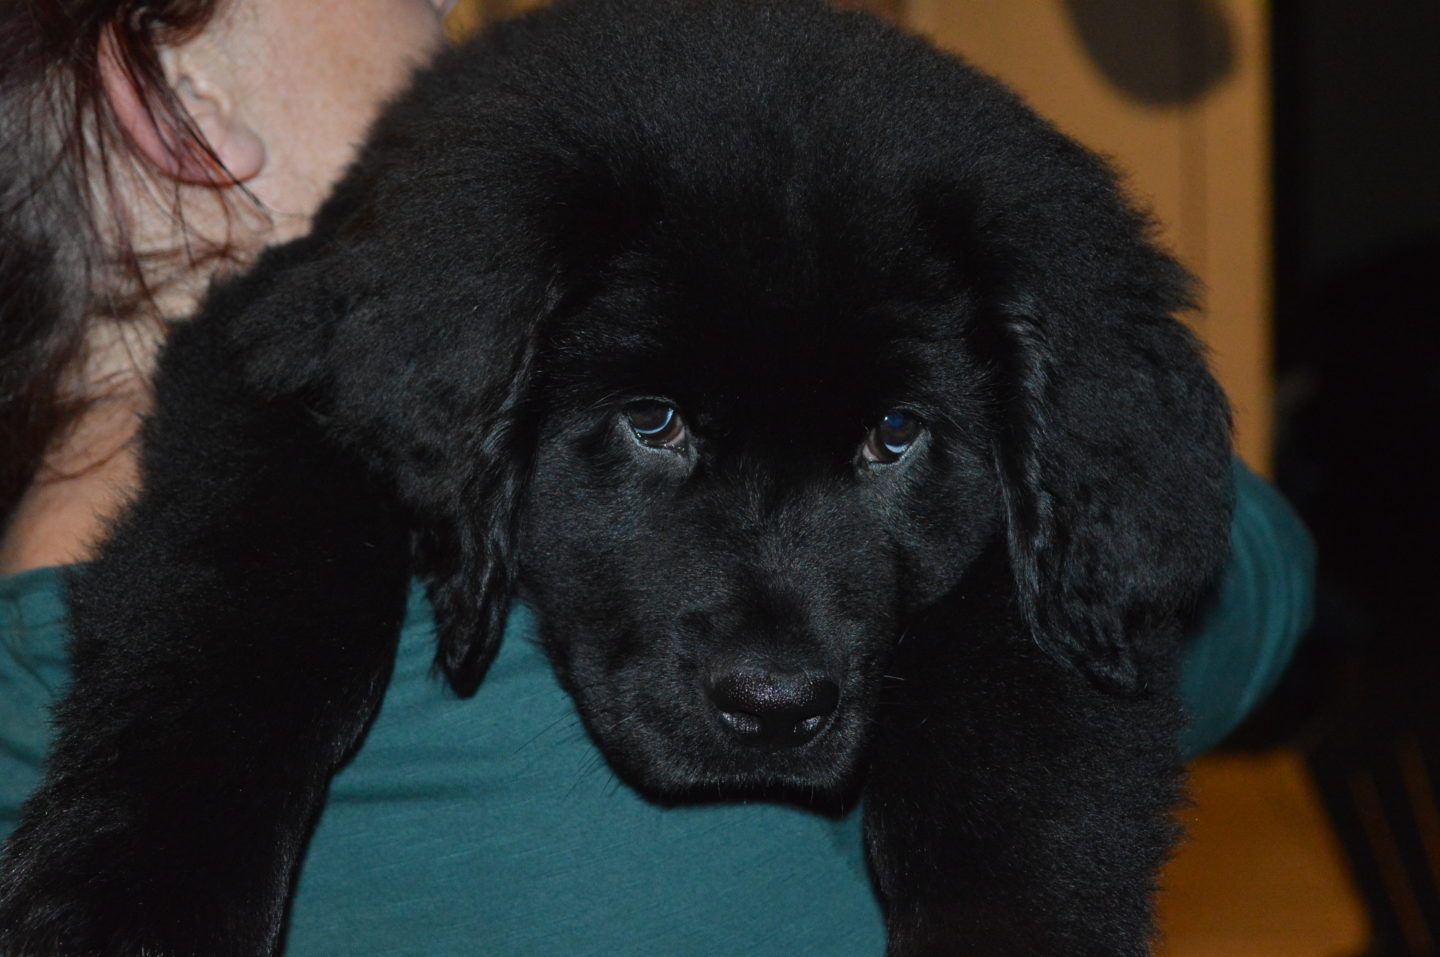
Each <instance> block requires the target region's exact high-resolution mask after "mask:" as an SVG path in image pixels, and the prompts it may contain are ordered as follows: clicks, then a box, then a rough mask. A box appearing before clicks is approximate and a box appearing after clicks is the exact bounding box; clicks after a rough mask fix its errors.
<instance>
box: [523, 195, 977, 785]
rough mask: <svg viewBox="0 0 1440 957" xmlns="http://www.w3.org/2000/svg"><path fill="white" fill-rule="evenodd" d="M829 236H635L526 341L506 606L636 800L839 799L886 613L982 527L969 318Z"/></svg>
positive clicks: (945, 585) (963, 555) (944, 579)
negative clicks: (526, 471)
mask: <svg viewBox="0 0 1440 957" xmlns="http://www.w3.org/2000/svg"><path fill="white" fill-rule="evenodd" d="M828 232H829V231H827V230H819V229H804V228H796V226H795V225H794V224H793V223H782V224H778V225H777V224H774V223H772V225H771V228H768V229H762V228H758V227H754V226H753V225H752V226H750V227H744V226H735V227H734V228H732V229H728V230H726V229H714V230H707V229H704V228H699V227H686V226H683V225H681V226H673V227H670V229H669V230H668V231H663V230H661V231H656V232H654V233H652V234H650V235H648V236H647V237H646V239H645V241H643V242H638V243H635V244H634V246H633V247H632V248H631V249H629V250H627V251H626V252H625V253H624V254H622V255H619V256H617V257H615V258H614V259H613V260H612V261H611V262H610V263H609V264H608V265H607V266H606V267H605V268H604V269H603V270H602V271H601V273H600V274H599V275H598V277H597V278H596V280H595V283H594V286H593V288H592V291H591V293H590V294H589V295H588V296H586V297H585V298H584V300H583V301H581V302H578V303H576V304H575V305H574V306H573V307H572V308H570V309H569V310H565V309H562V310H561V312H562V315H561V317H560V318H558V319H556V320H555V321H554V322H552V323H551V324H550V326H549V327H548V328H547V329H546V330H545V332H544V335H543V342H542V345H541V351H540V356H541V371H540V373H539V375H538V376H537V388H536V389H535V402H536V405H537V408H535V409H534V410H533V411H534V413H535V415H534V417H533V418H534V420H535V421H538V422H539V423H541V425H540V434H539V436H538V440H537V447H536V451H535V459H534V463H535V464H534V473H533V476H532V482H531V486H530V488H531V491H530V496H529V501H528V503H527V505H526V507H525V509H524V513H523V514H524V524H523V530H522V547H521V554H522V556H523V557H522V561H523V573H522V574H523V584H524V589H525V592H526V595H527V597H528V598H530V599H531V600H532V601H534V602H535V603H536V605H537V606H538V607H539V608H540V609H541V611H542V620H543V625H542V627H543V634H544V639H545V642H546V645H547V648H548V650H549V651H550V653H551V655H552V656H553V658H554V659H555V661H556V663H557V665H558V667H559V669H560V673H561V675H562V678H563V680H565V682H566V683H567V685H568V686H569V688H570V690H571V692H572V694H573V695H574V697H575V699H576V700H577V702H578V704H579V708H580V711H581V713H582V715H583V717H584V719H585V721H586V723H587V724H588V726H589V728H590V730H591V731H592V733H593V734H594V735H595V736H596V737H597V738H598V740H599V741H600V743H601V745H602V747H604V748H605V750H606V753H607V754H608V755H609V757H610V758H611V760H612V762H613V763H615V764H616V765H617V766H618V767H619V769H620V770H621V771H622V773H625V774H626V775H627V776H629V777H631V778H632V779H634V780H637V781H639V782H640V783H642V784H644V785H645V786H647V787H649V788H651V789H658V790H660V791H662V792H665V793H671V794H685V793H700V794H705V793H709V794H714V793H716V792H717V791H720V792H727V791H728V792H734V791H743V790H745V789H747V788H750V787H774V786H779V787H782V788H789V787H793V788H805V789H809V790H814V789H841V788H844V787H845V786H846V784H847V783H849V781H850V780H851V779H852V776H853V772H854V771H855V766H856V764H857V756H858V753H859V749H860V748H861V746H862V744H863V740H864V738H865V733H866V729H867V727H868V725H869V724H870V722H871V720H872V718H873V714H874V710H875V707H876V700H877V693H878V692H879V690H880V688H881V686H882V685H883V682H884V681H885V678H884V669H885V664H886V661H887V659H888V657H889V654H890V652H891V650H892V649H893V647H894V646H895V644H896V642H897V641H899V640H901V638H902V636H903V634H904V631H905V628H906V625H907V622H908V621H910V620H912V619H913V616H914V615H915V614H916V613H917V612H918V611H919V610H921V609H923V608H924V607H925V606H926V605H927V604H928V603H931V602H933V601H934V600H935V599H936V598H937V597H939V596H940V595H941V594H943V593H945V592H947V591H949V590H950V589H952V588H953V587H954V586H955V585H956V584H957V583H958V582H959V581H960V580H961V579H962V577H963V576H964V573H965V571H966V569H967V568H968V567H969V566H970V565H971V564H972V562H973V561H974V560H975V559H976V557H977V556H978V555H979V554H980V552H981V551H982V549H983V548H984V546H985V544H986V543H987V542H988V541H989V540H990V539H991V538H992V537H993V536H994V534H995V533H996V531H997V529H998V528H999V527H1000V524H1001V517H1000V513H1001V503H1000V500H999V499H1000V495H999V491H998V481H997V479H996V477H995V473H994V469H993V465H992V461H991V458H992V457H991V452H990V449H991V443H992V434H991V432H992V427H991V424H990V423H991V419H992V417H993V410H992V405H993V400H992V397H991V396H990V394H989V393H990V382H989V378H988V376H987V371H986V368H985V366H984V364H983V363H982V362H981V361H980V360H979V359H978V358H977V357H976V356H975V355H973V354H972V352H971V350H970V346H969V344H968V340H969V336H970V332H971V329H972V327H973V325H974V324H975V323H976V322H977V321H978V316H977V315H976V314H975V313H976V309H975V307H974V304H973V303H971V302H970V301H969V299H968V297H967V295H966V294H965V292H964V291H963V290H960V289H956V288H947V287H946V286H945V285H944V284H943V283H940V282H939V281H938V280H937V277H938V276H940V275H941V274H942V273H943V272H944V271H943V270H941V269H939V268H938V267H934V266H933V264H926V263H923V262H918V263H916V262H910V263H906V262H899V261H894V260H891V259H890V258H889V257H888V256H887V255H886V254H885V253H883V252H882V251H881V250H882V249H883V248H884V247H882V246H878V245H876V246H870V245H866V246H864V247H860V248H853V247H846V246H844V245H843V244H839V243H836V242H833V241H826V240H822V239H821V238H820V237H821V236H822V235H824V234H827V233H828Z"/></svg>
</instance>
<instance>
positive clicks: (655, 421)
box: [625, 400, 689, 451]
mask: <svg viewBox="0 0 1440 957" xmlns="http://www.w3.org/2000/svg"><path fill="white" fill-rule="evenodd" d="M625 418H626V420H627V421H628V422H629V424H630V431H631V432H633V433H634V434H635V438H636V439H638V440H640V442H642V443H643V444H645V445H648V446H650V447H651V448H655V449H672V450H676V451H678V450H679V449H682V448H684V447H685V440H686V439H687V438H688V437H689V436H688V433H687V432H686V430H685V420H684V419H682V418H681V417H680V413H679V411H677V410H676V408H675V407H674V406H672V405H667V404H665V403H664V402H656V401H654V400H645V401H641V402H632V403H630V404H629V405H628V406H626V407H625Z"/></svg>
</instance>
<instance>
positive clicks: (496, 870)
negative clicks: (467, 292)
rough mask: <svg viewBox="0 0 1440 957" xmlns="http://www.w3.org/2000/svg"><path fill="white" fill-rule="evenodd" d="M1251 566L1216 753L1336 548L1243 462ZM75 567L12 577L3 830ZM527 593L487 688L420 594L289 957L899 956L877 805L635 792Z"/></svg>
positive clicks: (41, 744) (1198, 681)
mask: <svg viewBox="0 0 1440 957" xmlns="http://www.w3.org/2000/svg"><path fill="white" fill-rule="evenodd" d="M1237 482H1238V483H1239V507H1238V508H1237V512H1236V519H1235V525H1234V529H1233V532H1232V537H1233V541H1234V546H1233V551H1234V555H1233V558H1232V561H1231V565H1230V568H1229V570H1228V571H1227V574H1226V579H1225V583H1224V587H1223V588H1222V593H1221V595H1220V597H1219V600H1218V601H1217V604H1216V607H1215V609H1214V610H1213V611H1212V613H1211V615H1210V616H1209V619H1208V621H1207V624H1206V626H1205V628H1204V630H1203V631H1202V632H1201V633H1200V634H1199V635H1197V637H1196V638H1195V640H1194V641H1193V642H1192V645H1191V648H1190V651H1189V654H1188V657H1187V661H1186V667H1185V671H1184V681H1183V688H1184V691H1185V695H1186V702H1187V708H1188V710H1189V712H1190V714H1191V718H1192V723H1191V726H1190V728H1189V731H1188V732H1187V735H1186V738H1185V739H1184V740H1183V742H1182V744H1183V745H1184V747H1185V748H1186V750H1187V753H1188V754H1191V755H1194V754H1198V753H1200V752H1201V751H1203V750H1204V749H1205V748H1206V747H1208V746H1210V745H1212V744H1214V743H1216V741H1218V739H1219V738H1220V737H1222V736H1223V735H1224V734H1225V733H1226V732H1228V731H1229V730H1230V729H1231V728H1233V726H1234V725H1235V724H1236V723H1237V722H1238V721H1239V719H1240V718H1241V717H1243V716H1244V714H1245V713H1247V712H1248V711H1249V710H1251V709H1252V708H1253V707H1254V706H1255V705H1256V704H1258V703H1259V701H1260V700H1261V699H1263V697H1264V695H1265V694H1266V693H1267V692H1268V691H1269V690H1270V688H1271V687H1272V686H1273V685H1274V682H1275V681H1276V680H1277V679H1278V677H1279V674H1280V672H1281V671H1282V670H1283V667H1284V664H1285V662H1286V661H1287V660H1288V659H1289V656H1290V653H1291V651H1292V649H1293V647H1294V644H1295V642H1296V641H1297V640H1298V638H1299V636H1300V634H1301V632H1302V631H1303V629H1304V627H1305V625H1306V623H1307V622H1308V616H1309V607H1310V588H1311V578H1312V574H1313V561H1314V556H1313V550H1312V547H1311V545H1310V542H1309V539H1308V537H1307V536H1306V534H1305V532H1304V529H1303V528H1302V527H1301V526H1300V524H1299V523H1298V521H1297V520H1296V519H1295V517H1294V515H1293V513H1292V512H1290V510H1289V508H1288V506H1286V505H1285V503H1284V502H1283V501H1282V500H1281V499H1280V498H1279V497H1278V496H1277V495H1276V494H1275V493H1274V492H1273V491H1271V490H1270V489H1269V488H1268V487H1267V486H1265V485H1264V483H1262V482H1260V481H1259V480H1258V479H1256V478H1254V477H1253V476H1251V475H1250V474H1249V473H1248V472H1244V471H1243V470H1241V471H1239V472H1237ZM63 620H64V606H63V602H62V598H61V591H60V574H59V572H58V570H55V569H42V570H39V571H35V572H29V573H26V574H23V575H19V576H16V577H14V578H10V579H0V835H3V834H6V833H8V832H9V831H10V829H11V828H13V827H14V824H15V821H16V817H17V815H18V811H19V805H20V803H21V802H22V801H23V800H24V798H25V796H26V795H27V794H28V793H29V791H30V790H31V789H32V788H33V787H34V786H35V785H36V783H37V782H38V780H39V776H40V765H41V761H42V759H43V756H44V754H45V750H46V748H47V746H48V742H49V738H50V727H49V724H48V720H47V711H48V708H49V706H50V704H51V702H52V701H53V700H54V698H55V696H56V695H57V694H58V693H59V691H60V689H61V688H62V687H63V685H64V682H65V680H66V674H67V671H66V661H65V654H64V629H63ZM534 633H535V631H534V625H533V620H532V618H531V615H530V613H529V612H528V610H527V609H525V608H524V607H521V606H516V607H515V608H514V609H513V611H512V613H511V616H510V621H509V623H508V625H507V628H506V636H505V641H504V643H503V645H502V647H501V651H500V655H499V658H498V659H497V660H496V662H495V664H494V666H493V667H492V669H491V671H490V673H489V674H488V675H487V677H486V679H485V683H484V684H483V685H482V687H481V689H480V691H479V693H478V694H477V695H476V696H475V697H474V698H473V699H471V700H469V701H461V700H458V699H456V698H455V697H454V695H452V694H450V693H449V692H448V691H446V690H445V689H444V687H443V686H442V685H441V683H440V682H438V681H437V680H436V679H434V678H433V677H432V675H431V673H430V663H431V661H432V658H433V654H434V645H433V625H432V622H431V617H430V610H429V607H428V606H427V604H426V603H425V600H424V598H423V597H422V595H421V594H420V592H419V591H418V590H416V591H414V592H412V594H411V598H410V608H409V614H408V616H407V619H406V623H405V628H404V631H403V634H402V635H401V639H400V647H399V654H398V657H397V661H396V665H395V672H394V676H393V678H392V679H391V684H390V688H389V690H388V691H387V693H386V696H385V699H384V702H383V704H382V707H381V711H380V715H379V717H378V718H377V720H376V722H375V724H374V726H373V727H372V728H371V730H370V732H369V735H368V736H367V738H366V740H365V743H364V745H363V747H362V748H361V750H360V752H359V754H358V755H357V756H356V757H355V759H354V760H353V761H352V762H351V763H350V764H349V765H348V766H347V767H345V768H344V769H343V770H342V771H341V772H340V773H339V774H338V775H337V776H336V778H335V780H334V783H333V785H332V786H331V791H330V798H329V800H328V802H327V804H326V807H325V811H324V814H323V815H322V817H321V820H320V824H319V827H318V829H317V831H316V833H315V836H314V840H313V841H312V842H311V845H310V847H309V849H308V851H307V854H306V859H305V863H304V866H303V869H302V872H301V875H300V883H299V887H298V889H297V892H296V897H295V902H294V906H293V910H292V915H291V921H290V928H289V934H288V937H287V946H286V950H285V953H286V954H287V955H289V957H315V955H336V957H342V955H343V957H370V955H375V957H379V955H424V957H447V955H457V957H458V955H466V957H469V955H473V954H497V955H505V957H528V955H542V954H543V955H564V957H585V955H597V957H598V955H606V957H614V955H629V954H644V955H650V954H657V955H658V954H665V955H675V957H686V955H695V957H720V955H735V957H740V955H744V957H766V955H775V957H781V955H786V957H789V955H807V954H814V955H823V957H846V955H864V957H875V955H878V954H880V953H882V952H883V950H884V928H883V923H882V920H881V915H880V910H879V907H878V904H877V903H876V901H875V898H874V896H873V894H872V892H871V889H870V885H869V880H868V877H867V875H866V871H865V861H864V854H863V850H862V846H861V839H860V822H859V820H858V815H851V816H850V817H849V818H846V819H844V820H840V821H832V820H830V819H828V818H824V817H819V816H816V815H813V814H808V813H805V812H803V811H798V810H795V809H792V808H788V807H780V806H774V805H767V804H747V805H728V806H711V807H703V808H681V809H671V810H664V809H660V808H657V807H655V806H654V805H651V804H648V803H646V802H645V801H643V800H641V799H640V798H639V797H638V796H637V795H636V794H634V792H632V791H630V790H629V789H628V788H627V787H625V786H624V785H623V784H621V783H619V782H618V781H617V780H616V779H615V777H614V776H613V775H612V774H611V772H610V771H609V769H608V767H607V766H606V764H605V762H604V760H603V759H602V758H601V757H600V755H599V753H598V751H597V750H596V749H595V747H594V745H593V744H592V743H591V742H590V740H589V738H588V737H587V735H586V733H585V731H584V729H583V728H582V727H581V725H580V722H579V718H578V717H577V715H576V713H575V710H574V707H573V705H572V704H571V702H570V699H569V697H568V696H567V695H566V694H565V692H564V691H563V690H562V689H561V688H560V686H559V684H558V683H557V682H556V680H555V677H554V675H553V673H552V671H551V669H550V666H549V664H548V662H547V661H546V660H545V657H544V655H543V654H542V652H541V651H540V650H539V648H538V647H537V646H536V644H535V641H534Z"/></svg>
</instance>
